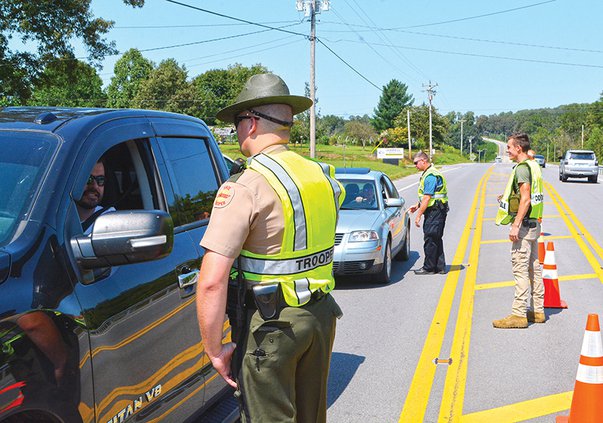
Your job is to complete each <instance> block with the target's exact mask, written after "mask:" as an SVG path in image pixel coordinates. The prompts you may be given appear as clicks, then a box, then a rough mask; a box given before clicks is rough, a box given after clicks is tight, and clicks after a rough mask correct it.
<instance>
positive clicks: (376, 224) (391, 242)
mask: <svg viewBox="0 0 603 423" xmlns="http://www.w3.org/2000/svg"><path fill="white" fill-rule="evenodd" d="M335 177H336V178H337V179H338V180H339V182H341V183H342V184H343V186H344V187H345V190H346V197H345V200H344V203H343V205H342V207H341V210H340V213H339V221H338V222H337V230H336V234H335V252H334V256H333V273H334V275H335V276H336V277H337V276H354V275H363V274H366V275H371V280H372V281H374V282H376V283H389V282H390V281H391V271H392V257H393V258H394V259H396V260H408V257H409V254H410V217H409V214H408V211H407V209H406V206H405V201H404V199H403V198H401V197H400V195H399V194H398V190H397V189H396V187H395V186H394V184H393V183H392V181H391V179H389V177H388V176H387V175H385V174H384V173H382V172H379V171H376V170H370V169H368V168H346V169H340V168H338V169H337V170H336V173H335Z"/></svg>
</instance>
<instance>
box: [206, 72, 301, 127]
mask: <svg viewBox="0 0 603 423" xmlns="http://www.w3.org/2000/svg"><path fill="white" fill-rule="evenodd" d="M265 104H287V105H289V106H291V109H292V111H293V114H294V115H296V114H298V113H301V112H303V111H304V110H308V109H309V108H310V107H311V106H312V100H310V99H309V98H308V97H304V96H299V95H291V94H290V92H289V87H287V84H285V81H283V80H282V78H281V77H279V76H278V75H275V74H273V73H262V74H258V75H253V76H252V77H251V78H249V79H248V80H247V82H246V83H245V86H244V87H243V90H242V91H241V93H240V94H239V96H238V97H237V99H236V100H235V102H234V103H233V104H231V105H230V106H228V107H225V108H223V109H222V110H220V111H219V112H218V113H217V114H216V117H217V118H218V119H220V120H221V121H223V122H230V123H232V122H234V118H235V116H236V115H238V114H239V113H241V112H242V111H244V110H249V109H251V108H253V107H256V106H262V105H265Z"/></svg>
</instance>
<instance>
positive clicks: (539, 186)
mask: <svg viewBox="0 0 603 423" xmlns="http://www.w3.org/2000/svg"><path fill="white" fill-rule="evenodd" d="M524 164H525V165H526V166H528V169H530V174H531V179H532V181H531V183H530V206H531V210H530V215H529V216H528V217H529V218H530V219H539V218H541V217H542V212H543V209H544V207H543V200H544V193H543V180H542V171H541V170H540V165H539V164H538V163H536V162H535V161H534V160H524V161H523V162H521V163H518V164H517V166H515V167H514V168H513V171H512V172H511V176H510V177H509V181H508V182H507V186H506V188H505V192H504V194H503V195H502V197H501V199H500V203H499V206H498V211H497V212H496V219H495V222H496V224H497V225H508V224H509V223H511V222H512V221H513V220H514V218H515V216H516V213H515V214H511V213H510V212H509V199H510V198H511V193H512V191H513V181H514V180H515V172H516V170H517V167H518V166H522V165H524Z"/></svg>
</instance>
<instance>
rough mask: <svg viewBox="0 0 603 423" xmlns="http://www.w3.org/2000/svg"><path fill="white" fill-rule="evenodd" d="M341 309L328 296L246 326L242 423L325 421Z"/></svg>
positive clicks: (255, 318) (241, 376) (241, 380)
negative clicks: (337, 324)
mask: <svg viewBox="0 0 603 423" xmlns="http://www.w3.org/2000/svg"><path fill="white" fill-rule="evenodd" d="M339 316H341V309H340V308H339V306H338V305H337V303H336V302H335V300H334V299H333V297H332V296H331V295H326V296H324V297H323V298H321V299H320V300H318V301H312V302H310V303H309V304H307V305H305V306H303V307H286V308H284V309H283V311H282V312H281V314H280V316H279V318H278V320H267V321H264V320H263V319H262V317H261V316H260V315H259V313H258V312H257V311H255V312H254V313H253V315H252V316H251V319H250V322H249V331H248V332H247V335H246V337H245V340H244V343H243V345H244V347H245V354H244V356H243V364H242V369H241V373H240V374H239V378H238V383H239V389H240V390H241V392H240V394H242V398H243V403H244V412H243V413H242V416H241V421H242V422H243V423H251V422H252V423H264V422H270V423H278V422H298V423H303V422H308V423H321V422H326V419H327V378H328V375H329V365H330V361H331V350H332V349H333V340H334V338H335V321H336V318H337V317H339Z"/></svg>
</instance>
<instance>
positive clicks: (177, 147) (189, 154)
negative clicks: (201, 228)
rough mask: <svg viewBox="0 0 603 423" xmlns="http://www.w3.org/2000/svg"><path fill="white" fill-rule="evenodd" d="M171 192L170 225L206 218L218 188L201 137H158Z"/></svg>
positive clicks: (213, 169)
mask: <svg viewBox="0 0 603 423" xmlns="http://www.w3.org/2000/svg"><path fill="white" fill-rule="evenodd" d="M158 141H159V144H160V146H161V150H162V152H163V154H164V156H165V159H166V164H167V169H168V173H169V175H170V179H171V181H172V185H173V189H174V200H173V204H170V205H169V206H170V214H171V215H172V218H173V219H174V226H181V225H186V224H188V223H193V222H196V221H201V220H206V219H209V215H210V213H211V209H212V206H213V202H214V198H215V196H216V193H217V191H218V188H219V182H218V178H217V176H216V169H215V167H214V164H213V160H212V157H211V155H210V152H209V150H208V148H207V140H206V139H203V138H159V139H158Z"/></svg>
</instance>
